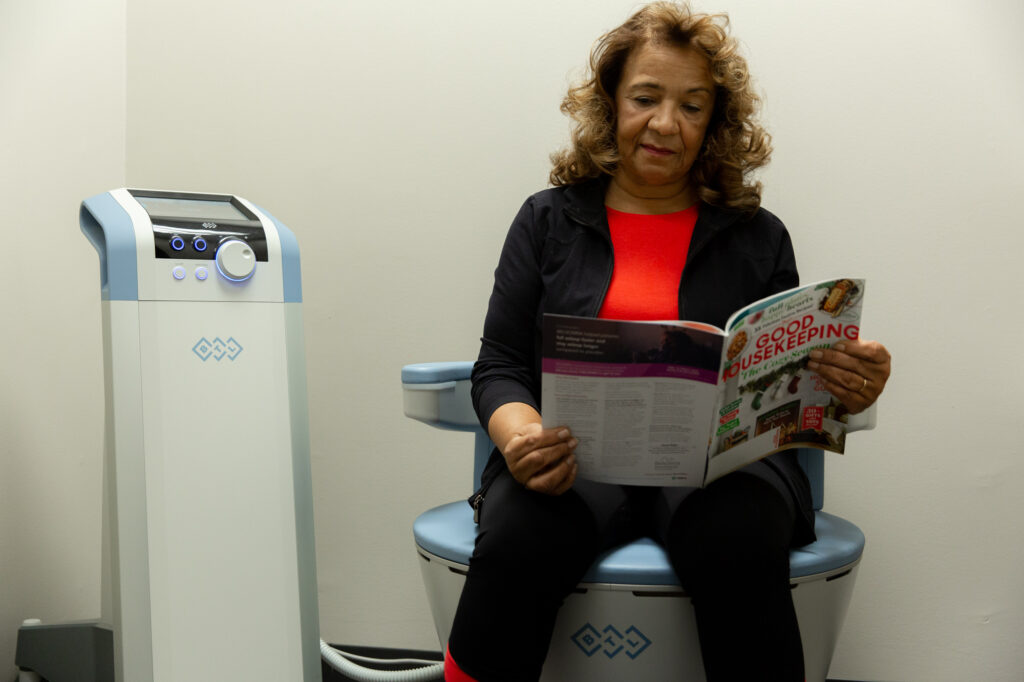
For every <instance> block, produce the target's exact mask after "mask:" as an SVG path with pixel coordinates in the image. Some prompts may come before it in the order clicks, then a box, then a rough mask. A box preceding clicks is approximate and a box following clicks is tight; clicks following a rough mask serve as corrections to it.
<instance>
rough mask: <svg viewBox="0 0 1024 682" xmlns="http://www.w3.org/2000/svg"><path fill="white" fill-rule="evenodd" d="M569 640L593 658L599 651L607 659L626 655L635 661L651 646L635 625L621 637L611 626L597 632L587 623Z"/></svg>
mask: <svg viewBox="0 0 1024 682" xmlns="http://www.w3.org/2000/svg"><path fill="white" fill-rule="evenodd" d="M570 639H572V643H573V644H575V645H576V646H578V647H579V648H580V651H582V652H583V653H585V654H586V655H587V656H593V655H594V654H596V653H597V652H598V651H600V652H601V653H603V654H604V655H605V656H607V657H608V658H609V659H611V658H615V657H616V656H618V655H619V654H626V655H627V656H629V657H630V658H632V659H636V657H637V656H639V655H640V654H642V653H643V652H644V650H646V649H647V647H649V646H651V640H649V639H647V637H646V636H645V635H644V633H642V632H640V630H639V629H637V627H636V626H635V625H630V626H629V629H627V630H626V634H625V635H623V634H622V633H620V632H619V631H618V630H617V629H616V628H615V627H614V626H612V625H609V626H607V627H606V628H605V629H604V630H602V631H600V632H598V630H597V628H595V627H594V626H593V625H591V624H590V623H587V624H586V625H584V626H583V627H582V628H580V629H579V630H578V631H577V632H576V634H575V635H573V636H572V637H571V638H570Z"/></svg>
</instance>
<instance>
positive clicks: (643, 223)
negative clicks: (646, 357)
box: [597, 202, 700, 320]
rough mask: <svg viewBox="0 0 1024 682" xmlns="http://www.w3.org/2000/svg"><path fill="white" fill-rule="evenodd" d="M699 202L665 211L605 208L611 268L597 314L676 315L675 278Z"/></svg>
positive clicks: (613, 316)
mask: <svg viewBox="0 0 1024 682" xmlns="http://www.w3.org/2000/svg"><path fill="white" fill-rule="evenodd" d="M699 205H700V204H699V202H698V203H696V204H694V205H693V206H691V207H690V208H688V209H686V210H683V211H677V212H675V213H666V214H664V215H640V214H637V213H623V212H622V211H616V210H615V209H614V208H608V207H606V208H607V211H608V227H609V228H610V229H611V234H612V248H613V249H614V253H615V267H614V269H613V270H612V281H611V284H610V285H609V286H608V293H607V294H605V297H604V303H602V304H601V310H600V311H599V312H598V313H597V316H598V317H603V318H606V319H614V320H675V319H678V318H679V281H680V279H681V278H682V276H683V266H684V265H686V254H687V252H689V250H690V238H691V237H692V236H693V226H694V225H696V224H697V213H698V207H699Z"/></svg>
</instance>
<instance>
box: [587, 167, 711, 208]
mask: <svg viewBox="0 0 1024 682" xmlns="http://www.w3.org/2000/svg"><path fill="white" fill-rule="evenodd" d="M604 203H605V205H606V206H609V207H611V208H613V209H615V210H616V211H622V212H623V213H640V214H645V215H660V214H663V213H675V212H676V211H683V210H685V209H687V208H690V207H691V206H693V205H694V204H695V203H697V190H696V189H694V187H693V186H692V185H691V184H690V183H686V184H685V185H682V186H681V187H640V186H633V185H631V184H630V183H629V182H623V181H622V180H621V179H620V178H618V177H616V176H612V181H611V182H610V183H608V191H607V192H605V195H604Z"/></svg>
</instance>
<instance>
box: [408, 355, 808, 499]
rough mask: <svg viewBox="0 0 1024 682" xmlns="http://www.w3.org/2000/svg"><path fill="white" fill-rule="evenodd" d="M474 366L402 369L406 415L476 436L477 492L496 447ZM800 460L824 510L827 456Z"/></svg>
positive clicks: (801, 454) (803, 452)
mask: <svg viewBox="0 0 1024 682" xmlns="http://www.w3.org/2000/svg"><path fill="white" fill-rule="evenodd" d="M472 370H473V363H472V362H428V363H422V364H416V365H406V366H405V367H403V368H402V387H403V389H404V390H403V393H404V403H405V414H406V416H408V417H412V418H413V419H418V420H419V421H422V422H425V423H427V424H430V425H431V426H436V427H438V428H442V429H449V430H454V431H469V432H472V433H473V437H474V438H473V490H476V489H477V488H478V487H479V486H480V476H481V474H482V473H483V471H484V466H485V465H486V464H487V459H488V458H489V457H490V455H491V450H492V449H494V443H492V442H491V439H490V438H489V437H488V436H487V432H485V431H484V429H483V427H481V426H480V423H479V421H478V420H477V418H476V414H475V413H474V412H473V403H472V399H471V398H470V394H469V389H470V385H469V377H470V373H471V372H472ZM797 460H798V461H799V462H800V466H801V467H802V468H803V470H804V472H805V473H806V474H807V478H808V479H809V480H810V482H811V499H812V501H813V503H814V508H815V509H816V510H820V509H821V508H822V506H823V504H824V502H825V453H824V452H823V451H821V450H818V449H816V448H799V449H798V450H797Z"/></svg>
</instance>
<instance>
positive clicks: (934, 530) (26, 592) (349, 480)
mask: <svg viewBox="0 0 1024 682" xmlns="http://www.w3.org/2000/svg"><path fill="white" fill-rule="evenodd" d="M5 1H6V3H7V4H0V55H2V57H3V59H2V60H0V77H2V78H3V81H2V82H0V85H2V89H0V95H2V96H3V105H2V106H3V108H2V109H0V112H2V113H0V115H2V116H4V117H5V118H4V119H3V122H4V123H5V125H4V126H3V128H2V130H3V132H2V133H0V136H2V137H0V140H3V141H4V144H5V145H8V146H11V147H12V150H13V151H12V152H11V153H7V149H6V148H5V149H4V154H3V155H2V158H4V160H5V161H8V160H9V159H15V158H17V159H19V160H21V159H25V162H26V163H30V164H31V166H30V168H31V170H25V169H20V170H19V169H17V168H15V169H12V168H11V164H10V163H5V164H3V165H2V166H0V169H2V170H0V172H2V173H5V176H4V177H5V180H6V182H4V183H2V189H0V191H3V192H4V193H5V194H4V196H5V197H6V196H7V195H8V194H9V195H10V198H7V199H5V201H4V202H3V206H4V208H5V209H6V210H7V211H8V213H7V215H9V216H10V218H11V219H12V220H10V221H9V222H8V224H7V225H5V227H4V228H3V230H4V231H3V234H4V236H5V238H6V239H12V240H14V243H16V244H18V245H19V246H20V247H21V248H22V250H21V251H20V252H19V254H25V255H19V256H18V257H16V259H15V266H14V268H13V270H4V271H0V273H2V274H0V277H3V278H4V279H3V283H4V284H6V285H7V290H8V291H9V292H12V293H13V292H17V293H18V295H9V296H8V304H7V305H8V308H7V310H10V313H9V314H8V315H7V316H6V319H8V320H10V321H11V322H10V324H9V328H11V329H18V332H17V333H11V332H8V333H7V334H4V335H2V338H3V341H2V343H4V344H5V345H4V350H5V351H7V352H6V354H5V355H4V357H6V358H8V359H9V360H8V362H6V363H4V366H3V370H2V371H3V372H4V381H3V383H0V404H2V405H3V413H2V414H3V416H2V417H0V419H2V420H3V421H0V424H3V426H4V428H3V430H2V431H0V443H2V447H3V459H2V462H0V467H3V469H2V471H0V476H2V477H0V509H2V510H3V512H2V516H0V528H2V529H3V536H2V537H0V568H2V573H0V575H2V579H3V584H4V587H3V589H4V592H2V593H0V594H3V598H4V601H3V602H2V604H0V614H2V617H3V619H4V620H3V621H2V623H0V625H2V628H0V647H4V646H6V647H7V649H8V650H9V649H10V645H12V644H13V636H12V634H11V631H12V630H13V628H14V627H16V625H17V621H18V620H20V619H21V618H22V617H25V616H27V615H39V616H41V617H44V618H51V619H53V618H65V617H85V616H88V615H93V614H94V612H95V611H96V610H98V593H97V594H95V595H94V594H92V593H91V592H90V589H91V588H90V585H91V584H93V582H94V581H95V576H96V572H97V570H96V569H97V568H98V535H99V531H98V518H99V507H98V502H94V501H93V500H94V496H95V495H98V490H99V458H100V428H99V419H100V415H99V409H100V408H99V405H100V403H99V402H98V399H97V398H98V391H99V386H100V381H101V373H100V361H101V360H100V350H99V325H98V296H96V292H95V290H94V289H93V288H92V286H93V285H94V283H95V275H96V265H95V260H94V259H95V256H94V255H93V254H92V252H91V249H90V247H89V246H88V244H87V243H86V242H85V240H84V239H82V238H81V237H79V236H78V234H77V228H76V227H75V224H74V223H75V219H76V218H75V216H76V213H75V211H76V208H75V207H76V205H77V202H78V201H79V200H80V199H81V198H83V197H85V196H88V195H90V194H92V193H95V192H98V191H101V190H103V189H106V188H109V187H113V186H117V185H120V184H123V183H128V184H131V185H133V186H151V187H167V188H177V189H203V190H210V191H224V192H236V193H238V194H241V195H243V196H246V197H248V198H250V199H252V200H254V201H256V202H257V203H259V204H261V205H262V206H263V207H265V208H266V209H268V210H269V211H271V212H272V213H274V214H275V215H276V216H277V217H278V218H279V219H281V220H282V221H284V222H285V223H286V224H288V225H289V226H290V227H291V228H292V229H293V230H294V231H295V232H296V233H297V235H298V237H299V242H300V245H301V247H302V253H303V277H304V291H305V315H306V326H307V349H308V366H309V390H310V405H311V410H312V413H311V429H312V440H313V448H314V462H313V468H314V469H313V470H314V476H315V483H314V488H315V494H316V516H317V553H318V570H319V578H320V611H321V624H322V631H323V636H324V637H325V639H328V640H330V641H334V642H348V643H356V644H367V645H379V646H393V647H417V648H434V647H436V646H437V643H436V640H435V639H434V636H433V631H432V625H431V621H430V617H429V614H428V612H427V605H426V600H425V598H424V597H423V595H422V589H421V586H420V582H419V575H418V567H417V564H416V557H415V553H414V551H413V549H412V538H411V532H410V525H411V521H412V519H413V517H414V516H415V515H416V514H417V513H419V512H420V511H422V510H423V509H425V508H426V507H428V506H430V505H433V504H438V503H441V502H445V501H449V500H451V499H455V498H457V497H460V496H463V495H465V494H466V493H467V492H468V491H467V486H468V483H469V480H468V479H469V448H470V445H469V443H468V442H467V440H466V438H465V437H464V436H460V435H458V434H445V433H441V432H433V431H430V430H428V429H427V428H426V427H423V426H421V425H419V424H416V423H413V422H410V421H408V420H405V419H404V418H403V417H402V415H401V395H400V389H399V382H398V377H399V369H400V367H401V366H402V365H403V364H405V363H408V362H416V361H423V360H444V359H470V358H472V357H473V356H474V355H475V353H476V349H477V342H476V339H477V337H478V336H479V331H480V326H481V323H482V319H483V312H484V307H485V305H486V299H487V295H488V293H489V287H490V273H491V271H492V269H493V265H494V262H495V259H496V257H497V251H498V249H499V247H500V244H501V241H502V239H503V237H504V231H505V229H506V227H507V225H508V222H509V220H510V219H511V217H512V215H513V214H514V212H515V210H516V208H517V207H518V205H519V203H520V202H521V201H522V199H523V198H524V197H525V196H526V195H527V194H528V193H530V192H532V191H535V190H536V189H540V188H541V187H543V186H544V183H545V178H546V175H547V161H546V157H547V154H548V152H549V151H551V150H552V149H553V148H554V147H555V146H557V145H558V144H559V143H560V142H561V141H562V140H563V139H564V136H565V131H566V123H565V121H564V119H563V118H562V117H561V115H560V114H559V113H558V111H557V107H558V102H559V100H560V97H561V94H562V93H563V91H564V89H565V85H566V79H567V77H568V76H569V75H571V74H573V73H575V72H576V71H577V70H578V68H579V67H580V66H581V65H582V64H583V63H584V61H585V59H586V54H587V51H588V49H589V46H590V44H591V42H592V41H593V39H594V38H595V37H596V36H597V35H598V34H599V33H600V32H601V31H603V30H605V29H607V28H609V27H611V26H613V25H615V24H616V23H618V22H619V21H620V20H622V19H623V18H624V17H625V16H626V15H627V14H628V13H629V12H630V11H631V10H632V9H634V7H635V6H636V5H635V4H634V3H632V2H625V1H622V0H590V1H589V2H583V1H582V0H581V1H575V0H574V1H573V2H560V3H550V2H544V1H542V0H521V1H520V2H518V3H514V4H511V3H501V4H498V3H471V2H465V1H464V0H462V1H459V0H439V1H438V2H433V3H414V2H398V3H373V2H355V1H349V2H330V1H327V0H319V1H317V0H303V1H300V2H293V3H287V4H284V3H271V2H239V1H237V0H236V1H235V2H232V1H230V0H204V1H202V2H200V0H179V1H178V2H175V3H166V2H160V1H158V0H128V2H127V20H126V21H127V27H126V29H125V28H124V27H123V26H122V22H124V14H123V12H124V8H123V7H122V6H121V5H119V4H118V3H113V2H109V1H107V2H104V6H107V7H108V8H109V10H110V11H109V13H108V14H109V16H107V17H106V18H102V19H101V18H100V15H99V14H97V13H96V12H95V10H94V9H90V11H89V12H86V11H85V10H83V9H80V8H77V6H75V5H73V4H71V3H67V2H57V1H56V0H51V1H50V2H48V3H43V4H42V5H41V6H40V7H36V4H35V3H29V2H27V1H15V2H14V4H13V5H11V4H10V2H11V0H5ZM94 7H95V4H94ZM700 7H701V8H702V9H711V10H715V9H725V10H728V11H729V12H730V15H731V17H732V19H733V25H734V29H735V32H736V33H737V35H739V36H740V37H741V38H742V39H743V41H744V43H745V46H746V50H747V54H748V56H749V57H750V61H751V65H752V69H753V71H754V73H755V75H756V76H757V79H758V82H759V84H760V85H761V86H762V88H763V90H764V91H765V92H766V111H765V113H766V117H767V120H768V123H769V125H770V128H771V130H772V132H773V133H774V135H775V141H776V148H777V152H776V155H775V160H774V163H773V164H772V166H771V167H770V168H769V169H768V170H767V171H766V172H765V173H764V181H765V184H766V187H767V191H766V195H765V204H766V206H768V207H769V208H771V209H772V210H774V211H775V212H776V213H778V214H779V215H780V216H781V217H782V218H783V219H784V220H785V221H786V222H787V224H788V225H789V227H790V230H791V232H792V234H793V238H794V242H795V244H796V248H797V255H798V259H799V261H800V263H801V268H802V273H803V276H804V278H805V279H808V280H810V279H815V278H822V277H827V276H829V275H833V274H835V273H853V274H857V275H864V276H866V277H868V279H869V280H870V282H869V289H868V300H867V317H866V320H865V324H864V327H865V333H866V334H867V335H869V336H873V337H876V338H878V339H880V340H883V341H884V342H885V343H886V344H887V345H888V346H889V348H890V349H891V350H892V352H893V355H894V356H895V360H894V375H893V379H892V383H891V385H890V388H889V390H888V392H887V394H886V396H885V398H884V400H883V403H882V406H881V424H880V427H879V429H878V430H877V431H875V432H872V433H868V434H859V435H858V436H856V437H855V439H854V440H852V442H851V446H850V448H849V453H848V455H847V456H845V457H843V458H838V457H837V458H834V459H831V460H830V461H829V467H828V477H829V480H828V484H827V486H828V490H827V502H826V506H827V508H828V509H829V510H830V511H832V512H834V513H838V514H840V515H842V516H845V517H847V518H849V519H851V520H853V521H855V522H856V523H858V524H859V525H860V526H861V527H862V528H863V529H864V531H865V533H866V535H867V537H868V546H867V550H866V553H865V557H864V561H863V563H862V565H861V571H860V577H859V582H858V586H857V591H856V594H855V599H854V603H853V605H852V607H851V610H850V613H849V616H848V620H847V623H846V628H845V630H844V633H843V637H842V640H841V641H840V645H839V650H838V651H837V653H836V657H835V661H834V664H833V667H832V671H831V676H832V677H835V678H841V679H842V678H846V679H861V680H878V679H885V680H929V681H931V680H963V679H980V678H982V677H983V678H985V679H991V680H1017V679H1019V675H1020V671H1021V670H1024V652H1022V651H1021V649H1020V647H1019V646H1018V645H1019V642H1020V641H1021V638H1022V636H1024V589H1022V588H1024V581H1022V580H1021V579H1020V577H1019V575H1020V568H1019V567H1020V566H1021V565H1024V549H1022V547H1021V543H1020V542H1019V540H1020V537H1021V533H1020V531H1019V530H1018V524H1017V521H1016V520H1017V519H1018V518H1020V517H1021V516H1022V514H1024V502H1021V499H1022V498H1024V495H1022V493H1024V475H1022V474H1024V464H1022V461H1021V458H1020V456H1019V455H1020V454H1021V451H1022V450H1024V448H1022V447H1021V446H1020V445H1018V444H1017V442H1016V439H1015V435H1016V434H1015V433H1014V425H1015V421H1016V420H1015V419H1014V416H1015V410H1014V408H1015V405H1014V402H1013V400H1014V396H1013V395H1012V394H1011V391H1010V388H1011V386H1014V387H1015V386H1019V385H1020V384H1021V383H1022V379H1024V372H1022V363H1021V362H1020V360H1019V359H1017V357H1016V356H1015V355H1014V352H1013V351H1014V350H1015V346H1014V342H1015V340H1016V338H1017V337H1019V336H1020V333H1021V332H1022V331H1024V326H1022V323H1021V321H1020V319H1021V317H1020V314H1018V313H1017V311H1016V310H1015V309H1014V308H1013V307H1012V303H1013V301H1014V299H1015V298H1016V296H1017V295H1019V293H1020V291H1021V285H1020V284H1019V282H1018V281H1017V278H1016V276H1015V275H1016V271H1017V268H1016V267H1015V266H1016V262H1015V261H1016V257H1017V255H1018V254H1019V253H1021V251H1022V247H1024V236H1022V234H1024V233H1022V229H1024V219H1022V218H1021V217H1020V216H1021V212H1020V211H1019V210H1015V209H1016V206H1015V203H1014V202H1015V200H1018V201H1019V197H1020V196H1021V194H1022V192H1024V173H1022V171H1021V170H1020V166H1019V164H1018V163H1017V159H1018V158H1020V157H1021V156H1022V154H1024V132H1022V131H1021V128H1020V125H1019V121H1020V114H1019V112H1020V111H1022V110H1024V50H1022V49H1021V48H1020V47H1019V46H1018V37H1019V35H1021V34H1022V31H1024V10H1022V9H1021V6H1020V5H1019V3H1017V2H1015V0H988V2H979V3H974V4H973V5H971V6H970V7H969V8H968V7H967V6H966V5H964V4H963V3H956V4H954V3H941V2H940V3H935V2H924V1H923V0H907V1H905V2H891V1H890V2H881V0H864V1H862V2H859V3H821V2H813V1H812V0H799V1H796V0H789V1H787V2H782V1H781V0H772V1H765V0H761V1H760V2H755V1H753V0H723V1H722V2H721V3H720V4H717V5H710V4H707V3H701V5H700ZM8 16H10V17H11V19H8ZM82 22H86V23H88V25H89V26H92V32H91V33H90V32H89V31H88V30H85V29H83V27H82V26H81V23H82ZM97 24H101V25H97ZM72 25H73V26H74V27H75V31H73V32H72V31H70V30H67V28H65V29H62V27H69V26H72ZM96 34H100V35H102V36H103V37H104V39H105V40H104V41H96V40H92V39H91V36H92V35H96ZM124 35H127V58H126V60H127V76H126V88H127V122H126V123H125V119H124V109H122V105H123V104H124V102H125V100H124V97H125V95H124V90H123V87H125V82H124V81H121V80H119V79H118V75H117V74H118V70H119V69H120V68H122V67H123V64H124V59H125V57H124V55H123V54H122V53H120V52H118V50H120V49H123V43H122V42H121V41H123V36H124ZM83 54H84V55H85V56H84V57H83ZM12 89H13V90H12ZM12 91H13V92H14V93H17V94H18V98H11V99H12V100H14V99H17V100H18V101H19V102H20V104H19V105H18V106H19V108H15V109H14V114H11V113H10V109H9V106H8V94H9V93H11V92H12ZM22 99H24V102H21V100H22ZM8 116H17V121H18V122H19V123H17V124H15V125H7V124H6V121H7V118H6V117H8ZM21 130H24V133H23V134H22V133H20V132H19V133H18V134H12V131H21ZM121 130H126V136H127V153H126V158H125V146H124V144H123V142H122V140H121V138H120V137H119V131H121ZM8 140H10V142H8ZM122 159H124V165H123V166H122V165H120V164H121V163H122ZM43 182H47V183H48V186H47V189H46V190H44V189H43V188H42V186H41V183H43ZM44 192H45V193H44ZM36 201H41V202H42V204H41V205H42V206H43V208H42V209H38V208H37V206H38V204H36V203H35V202H36ZM12 206H13V207H14V210H13V211H10V207H12ZM44 211H45V212H44ZM27 225H32V226H33V227H35V226H38V229H33V230H26V229H20V228H22V227H24V226H27ZM51 225H62V226H66V227H61V228H59V229H60V230H61V232H60V233H58V234H57V235H54V236H52V237H51V236H48V235H47V236H44V234H43V232H42V229H44V228H45V227H47V226H51ZM42 248H47V249H49V250H50V252H51V253H54V252H56V255H54V256H53V258H54V259H56V265H57V266H58V267H60V268H61V269H62V270H64V271H65V273H66V280H67V281H74V282H77V283H79V285H80V286H79V285H75V286H74V287H66V286H64V282H63V281H61V280H53V279H51V280H46V281H43V282H40V283H38V284H37V285H36V286H35V287H26V286H25V282H26V276H27V275H30V274H33V273H30V272H29V264H30V263H33V262H35V261H32V260H30V258H29V257H28V255H27V254H28V253H30V252H31V249H42ZM23 292H24V293H23ZM1008 303H1009V304H1011V306H1009V309H1007V310H1005V312H1004V308H1006V307H1007V305H1006V304H1008ZM39 311H44V312H42V313H40V312H39ZM70 325H74V330H73V332H74V333H73V334H67V333H65V331H64V330H66V329H68V327H69V326H70ZM58 334H59V335H60V338H59V340H58V336H56V335H58ZM64 338H68V339H76V340H77V341H78V342H77V343H75V344H73V346H74V347H73V348H71V349H69V348H68V345H69V344H67V342H64V343H61V341H63V339H64ZM40 377H44V378H45V381H43V382H40V381H39V378H40ZM53 419H57V420H58V424H59V428H51V427H50V426H49V424H50V423H52V420H53ZM968 425H970V427H968ZM40 498H45V499H46V500H47V502H48V504H47V505H45V506H44V507H43V509H42V511H41V512H39V513H34V514H32V515H28V514H26V513H25V512H24V509H25V508H26V507H28V506H29V505H31V504H33V503H35V504H40V503H39V502H38V500H39V499H40ZM91 504H94V505H95V506H93V507H90V505H91ZM65 558H67V559H68V560H67V562H66V563H62V562H64V561H65ZM41 563H42V564H45V566H46V570H39V566H40V564H41ZM57 566H59V567H60V568H54V567H57ZM82 567H84V569H83V568H82ZM12 585H13V586H14V588H13V589H12V587H11V586H12ZM8 595H12V596H10V597H9V596H8ZM13 595H16V598H15V596H13ZM8 602H10V603H8ZM93 607H95V608H93ZM3 655H5V654H4V652H3V649H0V671H2V670H3V669H4V668H3V666H4V665H5V664H6V660H5V659H4V658H3ZM0 674H2V673H0Z"/></svg>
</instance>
